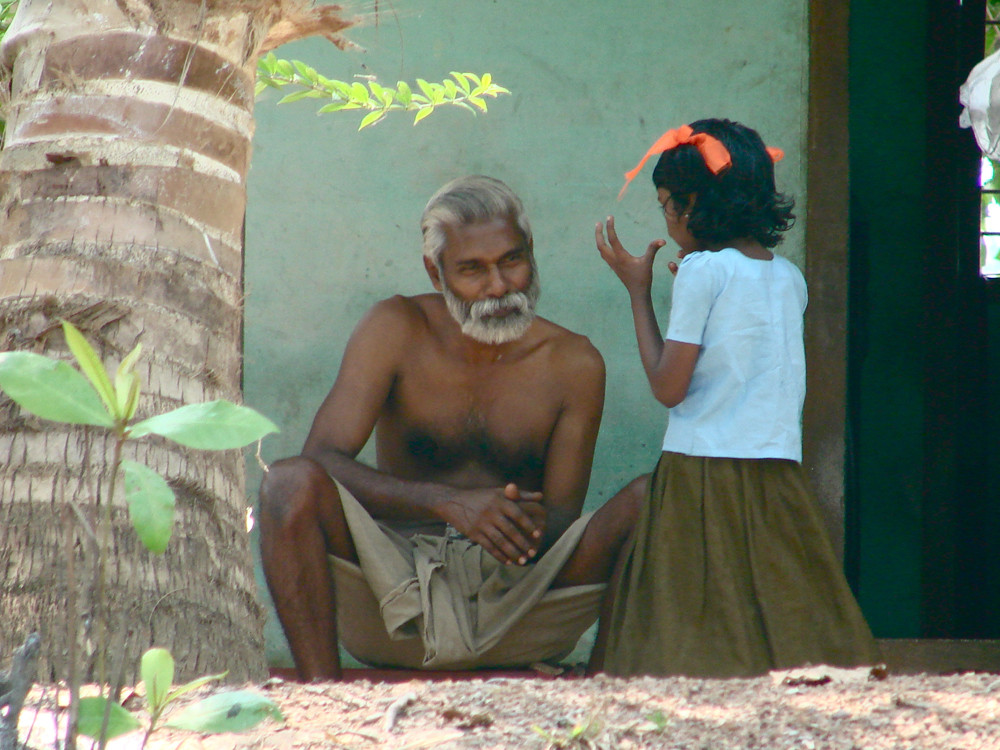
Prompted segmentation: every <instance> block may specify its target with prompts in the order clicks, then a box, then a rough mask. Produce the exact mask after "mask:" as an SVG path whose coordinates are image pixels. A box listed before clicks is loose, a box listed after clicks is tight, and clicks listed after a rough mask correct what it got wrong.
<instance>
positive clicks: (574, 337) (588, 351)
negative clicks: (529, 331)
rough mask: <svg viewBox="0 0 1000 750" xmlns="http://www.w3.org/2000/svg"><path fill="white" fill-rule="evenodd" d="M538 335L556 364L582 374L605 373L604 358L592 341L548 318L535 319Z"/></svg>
mask: <svg viewBox="0 0 1000 750" xmlns="http://www.w3.org/2000/svg"><path fill="white" fill-rule="evenodd" d="M535 321H536V324H537V326H538V335H539V337H540V340H541V341H543V342H544V343H545V345H546V347H547V348H548V350H549V352H550V357H551V358H552V360H553V361H554V363H555V364H557V365H559V366H561V367H565V368H568V369H570V370H576V371H579V372H580V373H581V374H586V373H593V374H597V373H601V374H603V372H604V357H602V356H601V353H600V352H599V351H598V350H597V347H596V346H594V345H593V344H592V343H591V341H590V339H589V338H587V337H586V336H584V335H583V334H580V333H576V332H574V331H571V330H569V329H568V328H565V327H563V326H561V325H559V324H558V323H555V322H553V321H551V320H549V319H548V318H542V317H537V318H535Z"/></svg>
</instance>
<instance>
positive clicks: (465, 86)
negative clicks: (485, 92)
mask: <svg viewBox="0 0 1000 750" xmlns="http://www.w3.org/2000/svg"><path fill="white" fill-rule="evenodd" d="M451 75H452V77H453V78H454V79H455V80H456V81H458V85H459V86H461V87H462V91H464V92H465V93H466V94H468V93H469V92H470V91H472V88H471V87H470V86H469V79H468V77H467V76H466V75H465V74H464V73H459V72H457V71H454V70H453V71H451Z"/></svg>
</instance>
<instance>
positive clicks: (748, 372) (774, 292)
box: [596, 119, 877, 677]
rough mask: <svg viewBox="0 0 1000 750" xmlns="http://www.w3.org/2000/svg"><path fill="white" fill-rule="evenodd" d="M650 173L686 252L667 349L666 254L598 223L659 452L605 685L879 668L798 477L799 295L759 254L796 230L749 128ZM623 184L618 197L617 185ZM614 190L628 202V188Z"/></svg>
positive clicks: (697, 146) (627, 567) (707, 140)
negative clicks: (656, 286)
mask: <svg viewBox="0 0 1000 750" xmlns="http://www.w3.org/2000/svg"><path fill="white" fill-rule="evenodd" d="M660 152H662V154H661V156H660V158H659V162H658V163H657V165H656V168H655V170H654V171H653V184H654V185H655V186H656V194H657V200H658V202H659V203H660V205H661V207H662V209H663V214H664V216H665V217H666V220H667V233H668V234H669V235H670V237H671V239H673V241H674V242H676V243H677V245H678V247H679V248H680V250H679V252H678V253H677V257H678V258H679V259H680V264H679V266H678V264H676V263H673V262H671V263H670V264H669V267H670V270H671V272H672V273H674V274H676V280H675V281H674V290H673V302H672V306H671V311H670V323H669V327H668V329H667V336H666V340H665V341H664V340H663V338H661V335H660V328H659V325H658V323H657V321H656V314H655V313H654V312H653V304H652V299H651V294H650V289H651V286H652V278H653V274H652V267H653V259H654V258H655V256H656V253H657V251H658V250H659V249H660V248H661V247H663V245H664V244H666V243H665V241H664V240H654V241H653V242H652V243H650V245H649V247H648V248H647V250H646V253H645V254H644V255H642V256H633V255H631V254H630V253H628V252H627V251H626V250H625V249H624V248H623V247H622V245H621V242H620V241H619V239H618V236H617V234H616V233H615V225H614V218H613V217H608V221H607V236H606V237H605V230H604V227H603V226H602V225H601V224H598V225H597V228H596V240H597V248H598V250H599V251H600V253H601V257H602V258H603V259H604V260H605V261H606V262H607V264H608V265H609V266H611V269H612V270H613V271H614V272H615V274H616V275H617V276H618V278H619V279H620V280H621V281H622V283H623V284H624V285H625V288H626V289H627V290H628V293H629V298H630V300H631V303H632V314H633V317H634V319H635V331H636V337H637V339H638V342H639V354H640V356H641V358H642V364H643V367H644V368H645V371H646V376H647V378H648V379H649V384H650V386H651V387H652V390H653V395H654V396H655V397H656V398H657V399H658V400H659V401H660V402H661V403H663V404H664V405H665V406H667V407H669V408H670V419H669V423H668V426H667V431H666V435H665V437H664V440H663V453H662V454H661V457H660V460H659V463H658V464H657V466H656V470H655V472H654V473H653V475H652V477H651V479H650V481H649V485H648V489H647V496H646V501H645V503H644V505H643V508H642V513H641V516H640V519H639V524H638V527H637V529H636V532H635V541H634V546H633V548H632V550H631V552H630V553H629V554H627V556H626V557H625V560H624V563H623V568H622V569H621V572H620V576H619V578H618V582H617V584H613V585H617V586H618V591H617V595H616V598H615V604H614V609H613V612H612V614H611V618H610V622H609V628H608V641H607V651H606V655H605V661H604V669H605V671H607V672H609V673H612V674H620V675H630V674H656V675H669V674H682V675H689V676H698V677H737V676H750V675H757V674H762V673H764V672H767V671H768V670H771V669H780V668H787V667H793V666H799V665H803V664H806V663H814V664H817V663H826V664H835V665H839V666H853V665H858V664H874V663H875V662H876V661H877V650H876V647H875V642H874V640H873V638H872V635H871V632H870V631H869V629H868V626H867V624H866V623H865V620H864V618H863V616H862V614H861V611H860V610H859V608H858V606H857V603H856V602H855V600H854V598H853V596H852V595H851V592H850V590H849V588H848V586H847V582H846V580H845V579H844V576H843V573H842V571H841V568H840V564H839V562H838V560H837V557H836V555H835V554H834V551H833V548H832V546H831V544H830V542H829V540H828V538H827V534H826V531H825V528H824V526H823V522H822V519H821V517H820V514H819V512H818V508H817V504H816V502H815V500H814V499H813V497H812V495H811V493H810V491H809V489H808V487H807V483H806V479H805V476H804V472H803V470H802V467H801V466H800V464H799V461H800V460H801V456H802V448H801V442H802V440H801V427H800V423H801V417H802V403H803V399H804V395H805V355H804V349H803V341H802V315H803V312H804V310H805V306H806V287H805V280H804V279H803V277H802V274H801V273H800V272H799V270H798V268H796V267H795V266H794V265H793V264H792V263H790V262H789V261H787V260H785V259H784V258H782V257H780V256H777V255H775V254H774V253H772V252H771V248H773V247H775V246H776V245H777V244H778V243H779V242H780V241H781V233H782V232H784V231H786V230H787V229H789V227H790V226H791V224H792V221H793V219H794V216H793V214H792V205H793V201H792V200H791V199H789V198H787V197H786V196H784V195H782V194H780V193H778V192H777V191H776V189H775V184H774V166H773V161H774V160H776V159H778V158H780V156H781V154H780V152H779V151H777V150H776V149H767V148H766V147H765V146H764V143H763V141H761V138H760V136H759V135H758V134H757V133H756V131H754V130H751V129H750V128H747V127H745V126H743V125H740V124H738V123H735V122H731V121H728V120H715V119H712V120H700V121H698V122H695V123H692V124H691V125H690V126H684V127H682V128H678V129H676V130H673V131H668V132H667V133H665V134H664V135H663V136H662V137H661V138H660V139H659V140H658V141H657V143H656V144H654V146H653V148H651V149H650V151H649V153H647V154H646V156H645V157H643V160H642V161H640V162H639V165H638V166H637V167H636V168H635V169H634V170H632V172H630V173H629V174H628V175H626V177H627V178H628V180H631V179H632V177H634V176H635V174H636V173H638V171H639V169H641V167H642V165H643V163H644V162H645V161H646V159H648V158H649V157H650V156H651V155H653V154H656V153H660ZM628 180H627V181H626V183H625V184H626V186H627V185H628ZM623 191H624V188H623Z"/></svg>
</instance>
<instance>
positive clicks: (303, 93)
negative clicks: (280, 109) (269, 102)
mask: <svg viewBox="0 0 1000 750" xmlns="http://www.w3.org/2000/svg"><path fill="white" fill-rule="evenodd" d="M318 95H319V92H318V91H313V90H312V89H301V90H299V91H293V92H292V93H290V94H285V95H284V96H283V97H281V98H280V99H279V100H278V104H288V103H289V102H297V101H298V100H299V99H306V98H308V97H311V96H318Z"/></svg>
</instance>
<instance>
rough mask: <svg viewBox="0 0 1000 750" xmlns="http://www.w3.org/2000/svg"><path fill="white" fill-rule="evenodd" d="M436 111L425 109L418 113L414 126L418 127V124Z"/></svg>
mask: <svg viewBox="0 0 1000 750" xmlns="http://www.w3.org/2000/svg"><path fill="white" fill-rule="evenodd" d="M433 111H434V108H433V107H424V108H423V109H421V110H418V111H417V116H416V117H414V118H413V124H414V125H416V124H417V123H418V122H420V121H421V120H423V119H424V118H425V117H427V116H428V115H429V114H430V113H431V112H433Z"/></svg>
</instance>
